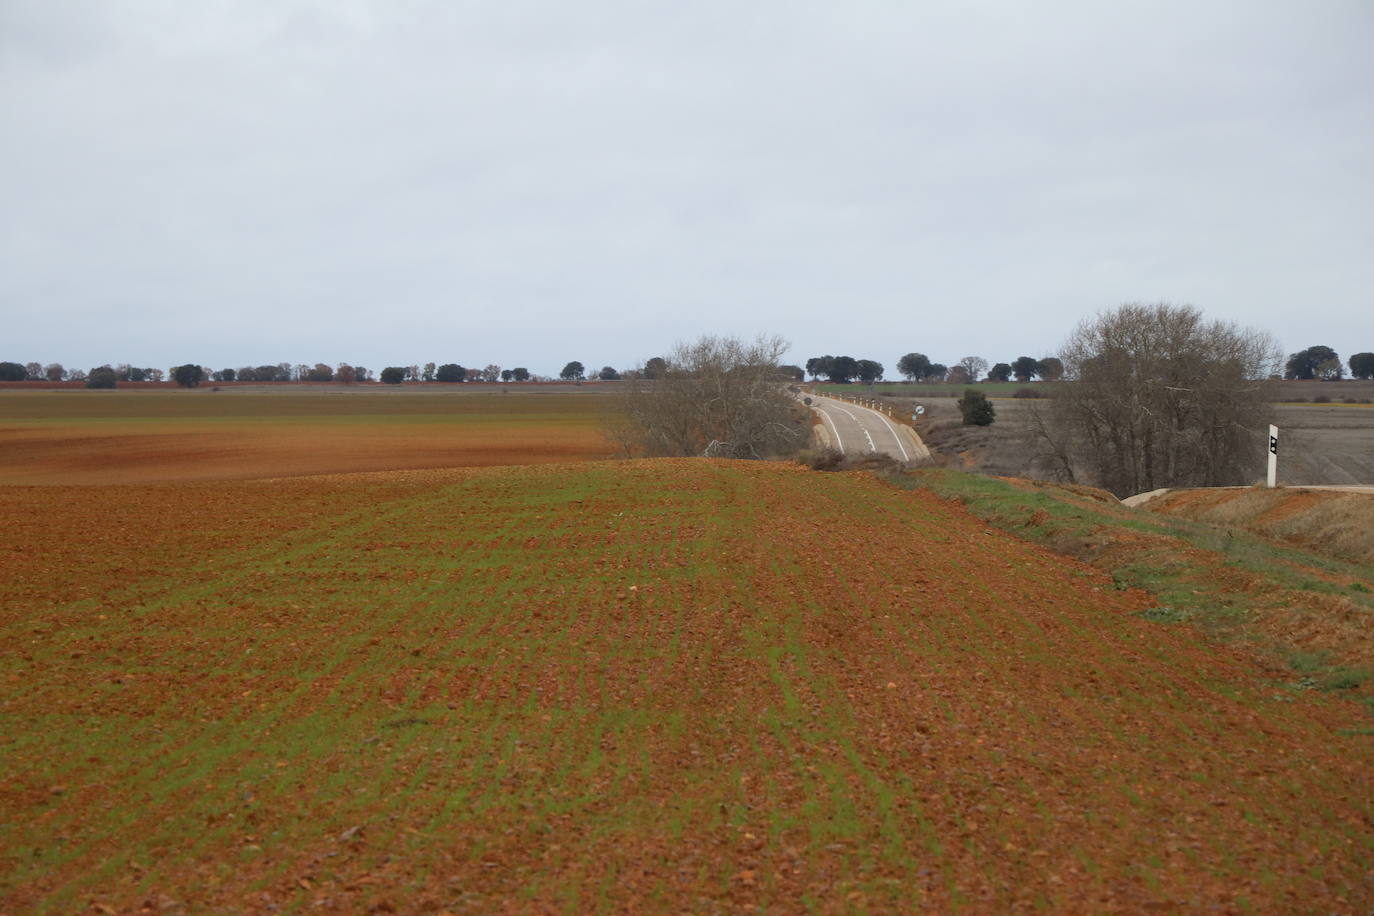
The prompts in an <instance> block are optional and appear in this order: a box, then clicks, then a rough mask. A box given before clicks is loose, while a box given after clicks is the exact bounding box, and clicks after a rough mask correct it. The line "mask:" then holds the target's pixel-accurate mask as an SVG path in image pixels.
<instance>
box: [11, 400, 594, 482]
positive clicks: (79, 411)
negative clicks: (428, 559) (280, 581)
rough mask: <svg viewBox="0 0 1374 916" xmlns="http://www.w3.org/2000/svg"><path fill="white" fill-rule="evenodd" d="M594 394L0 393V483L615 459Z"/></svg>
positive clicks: (251, 475) (248, 475) (152, 479)
mask: <svg viewBox="0 0 1374 916" xmlns="http://www.w3.org/2000/svg"><path fill="white" fill-rule="evenodd" d="M605 404H606V397H605V395H604V394H602V393H597V392H596V391H595V390H594V386H585V387H574V386H539V387H538V388H521V387H519V386H510V387H509V388H506V387H505V386H481V387H478V386H472V387H471V388H467V387H466V386H456V385H455V386H432V387H429V388H426V387H424V386H418V385H417V386H400V387H397V388H392V387H391V386H385V387H383V386H375V387H368V388H356V387H355V388H345V387H342V386H333V387H324V386H321V387H317V388H315V387H312V388H305V389H297V388H295V387H290V388H288V387H286V386H279V387H270V386H258V387H238V388H224V389H221V390H219V391H215V390H212V389H210V388H202V389H196V390H192V391H181V390H134V391H123V390H115V391H45V390H30V391H16V390H6V391H0V484H5V483H11V484H12V483H22V484H44V485H51V484H70V483H81V484H110V483H147V482H156V481H170V480H229V479H243V478H254V477H284V476H297V475H308V474H331V473H346V472H352V471H383V470H403V469H408V468H433V467H465V466H486V465H503V464H535V463H540V462H547V461H569V460H594V459H601V458H607V457H610V456H611V455H612V454H613V453H614V447H613V446H612V444H611V443H609V442H608V441H606V439H605V437H604V435H603V434H602V432H601V429H602V416H603V413H604V410H605Z"/></svg>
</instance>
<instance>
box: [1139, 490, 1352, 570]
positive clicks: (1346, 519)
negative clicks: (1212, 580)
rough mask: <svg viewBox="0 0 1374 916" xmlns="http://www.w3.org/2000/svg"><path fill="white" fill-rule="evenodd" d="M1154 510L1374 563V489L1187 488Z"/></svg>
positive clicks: (1160, 501) (1152, 505)
mask: <svg viewBox="0 0 1374 916" xmlns="http://www.w3.org/2000/svg"><path fill="white" fill-rule="evenodd" d="M1146 508H1148V509H1149V510H1150V511H1152V512H1159V513H1164V514H1168V515H1177V516H1182V517H1184V518H1191V519H1196V520H1198V521H1204V522H1210V523H1212V524H1216V525H1227V526H1233V527H1237V528H1246V529H1248V530H1251V531H1255V532H1257V533H1259V534H1262V535H1264V536H1266V537H1272V538H1277V539H1279V540H1283V541H1288V542H1291V543H1295V544H1300V545H1302V546H1304V547H1307V548H1309V549H1312V550H1316V551H1318V552H1320V553H1324V554H1326V555H1328V556H1334V557H1339V558H1341V559H1344V560H1353V561H1355V562H1358V563H1374V495H1370V494H1365V493H1347V492H1342V491H1339V490H1308V489H1303V488H1294V487H1279V488H1275V489H1269V488H1267V487H1252V488H1250V489H1245V490H1205V491H1203V490H1198V491H1188V490H1181V491H1177V492H1175V493H1170V494H1167V495H1166V496H1164V497H1161V498H1157V499H1154V500H1151V501H1150V502H1149V503H1147V504H1146Z"/></svg>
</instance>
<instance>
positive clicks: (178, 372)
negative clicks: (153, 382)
mask: <svg viewBox="0 0 1374 916" xmlns="http://www.w3.org/2000/svg"><path fill="white" fill-rule="evenodd" d="M172 381H174V382H176V383H177V384H178V385H180V386H181V387H182V388H194V387H196V386H197V385H199V384H200V383H201V382H203V381H205V370H204V369H202V368H201V367H200V366H197V365H196V364H195V363H187V364H186V365H184V366H174V367H173V368H172ZM87 387H90V386H89V385H88V386H87Z"/></svg>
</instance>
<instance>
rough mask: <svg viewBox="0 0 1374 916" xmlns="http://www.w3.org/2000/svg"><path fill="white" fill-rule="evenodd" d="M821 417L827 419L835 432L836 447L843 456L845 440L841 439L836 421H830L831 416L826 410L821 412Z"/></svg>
mask: <svg viewBox="0 0 1374 916" xmlns="http://www.w3.org/2000/svg"><path fill="white" fill-rule="evenodd" d="M816 406H818V407H819V406H820V405H819V404H818V405H816ZM821 416H823V417H825V419H826V422H828V423H829V424H830V428H831V429H832V430H835V445H836V446H837V447H838V448H839V450H840V454H841V455H843V454H844V440H843V439H841V438H840V431H839V430H838V429H836V427H835V421H834V420H832V419H830V414H828V413H826V412H825V410H824V409H822V410H821Z"/></svg>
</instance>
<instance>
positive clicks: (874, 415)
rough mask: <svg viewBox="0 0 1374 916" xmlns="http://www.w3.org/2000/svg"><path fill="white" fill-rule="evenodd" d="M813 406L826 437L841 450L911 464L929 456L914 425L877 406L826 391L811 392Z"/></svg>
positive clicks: (843, 452)
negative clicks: (893, 419)
mask: <svg viewBox="0 0 1374 916" xmlns="http://www.w3.org/2000/svg"><path fill="white" fill-rule="evenodd" d="M811 409H812V410H814V411H816V413H818V414H820V415H821V426H822V427H823V430H824V432H823V435H824V437H825V438H826V439H828V440H829V442H830V445H832V446H833V447H835V448H837V449H839V451H840V452H841V454H845V455H856V454H857V455H863V454H870V453H875V452H876V453H881V454H885V455H891V456H892V457H893V458H896V459H897V460H898V461H903V462H906V463H908V464H909V463H911V462H914V461H920V460H922V459H925V458H929V457H930V449H928V448H926V445H925V443H924V442H922V441H921V439H920V437H919V436H917V435H916V433H915V431H914V430H912V429H911V427H909V426H903V425H901V424H899V423H894V422H893V421H892V420H890V419H888V418H887V416H886V415H885V414H881V413H879V412H878V411H876V410H870V409H868V408H867V407H860V406H859V405H857V404H852V403H850V402H848V401H841V400H838V399H836V398H829V397H825V396H824V395H812V396H811Z"/></svg>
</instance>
